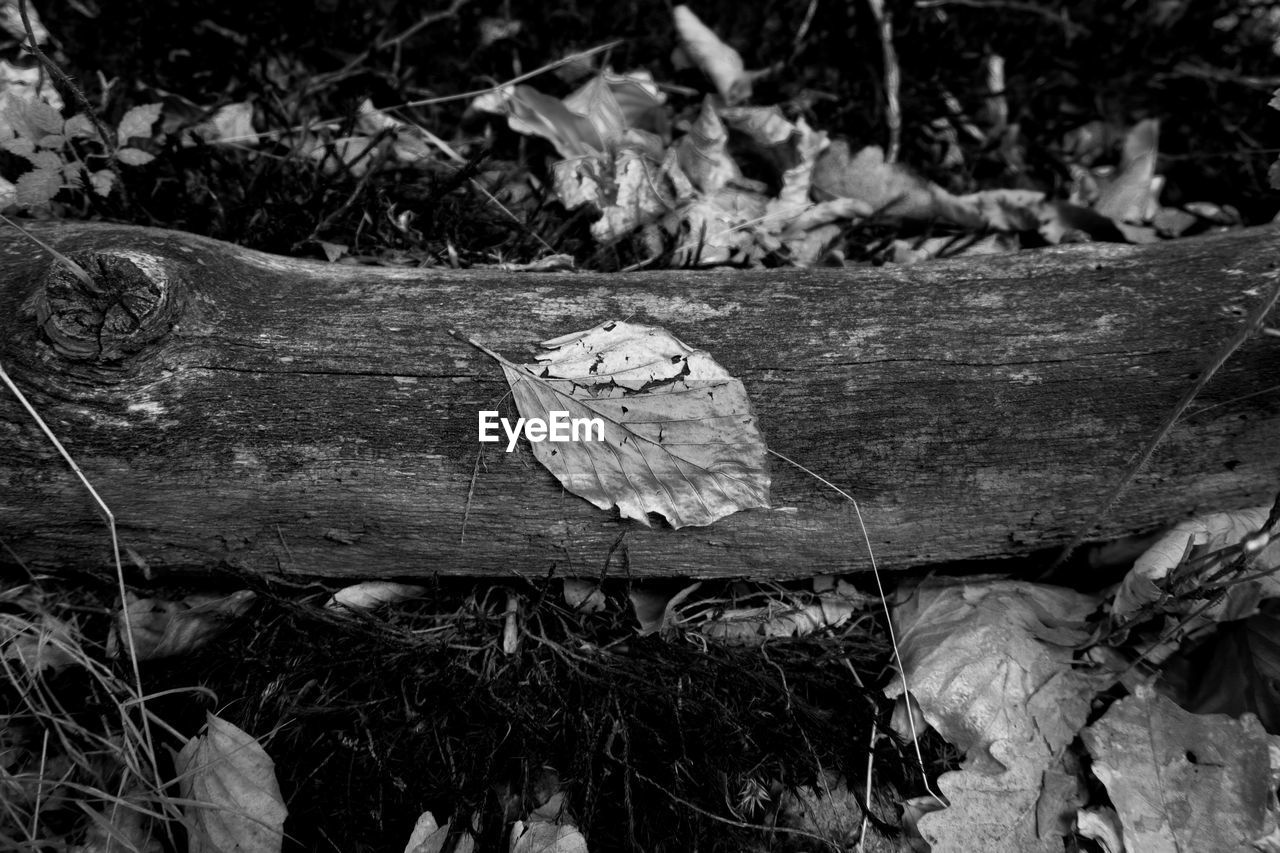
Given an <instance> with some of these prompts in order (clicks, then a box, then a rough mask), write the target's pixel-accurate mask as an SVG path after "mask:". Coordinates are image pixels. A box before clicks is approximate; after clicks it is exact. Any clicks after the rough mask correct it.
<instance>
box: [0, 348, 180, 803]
mask: <svg viewBox="0 0 1280 853" xmlns="http://www.w3.org/2000/svg"><path fill="white" fill-rule="evenodd" d="M0 382H3V383H4V385H5V387H7V388H8V389H9V391H10V392H11V393H12V394H13V396H14V397H16V398H17V399H18V402H19V403H21V404H22V407H23V408H24V409H26V411H27V414H28V415H30V416H31V419H32V420H33V421H35V422H36V425H37V426H38V427H40V431H41V432H43V433H44V435H45V437H46V438H47V439H49V442H50V443H51V444H52V445H53V446H54V448H55V449H57V451H58V453H59V454H60V455H61V456H62V458H63V459H64V460H65V461H66V463H67V464H68V465H69V466H71V470H72V471H73V472H74V473H75V475H76V477H77V478H79V480H80V483H81V485H83V486H84V487H85V490H86V491H88V492H89V494H90V496H92V497H93V500H94V503H96V504H97V505H98V509H99V510H101V511H102V514H103V516H104V517H105V518H106V521H107V527H109V528H110V530H111V552H112V555H113V556H114V558H115V568H116V582H117V585H118V587H119V593H120V613H121V617H122V621H123V622H124V634H125V646H126V647H127V648H128V650H129V663H130V664H131V665H132V667H133V680H134V686H135V687H136V688H137V691H138V709H139V712H140V714H141V716H142V735H143V741H144V743H145V745H146V747H147V759H148V760H149V763H150V764H151V769H152V771H153V772H154V775H155V781H156V785H157V790H162V789H163V788H164V780H162V779H161V778H160V766H159V764H158V763H157V761H156V758H157V754H156V748H155V741H154V739H153V738H152V736H151V721H150V714H148V712H147V708H146V701H145V698H144V697H145V696H146V693H145V692H144V691H143V689H142V671H141V669H140V668H139V667H138V649H137V646H136V645H135V643H134V637H133V624H132V621H131V619H130V617H129V598H128V590H127V589H126V588H125V583H124V566H123V565H122V563H121V562H120V540H119V537H118V536H117V534H116V517H115V513H113V512H112V511H111V508H110V507H109V506H107V502H106V501H104V500H103V499H102V497H101V496H100V495H99V494H98V491H97V489H95V488H94V487H93V484H92V483H90V482H89V478H88V477H86V476H85V474H84V472H83V471H81V470H80V466H79V465H78V464H76V460H75V459H74V458H72V456H71V454H70V453H68V452H67V449H66V448H65V447H63V446H62V442H61V441H59V440H58V437H57V436H56V435H54V433H53V430H51V429H50V428H49V425H48V424H46V423H45V421H44V418H42V417H40V413H39V412H37V411H36V410H35V407H34V406H32V405H31V403H30V402H29V401H28V400H27V398H26V395H24V394H23V393H22V391H21V390H19V388H18V386H17V385H15V384H14V382H13V380H12V379H10V378H9V374H8V373H6V372H5V369H4V366H3V365H0Z"/></svg>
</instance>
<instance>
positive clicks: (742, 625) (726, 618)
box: [698, 584, 872, 644]
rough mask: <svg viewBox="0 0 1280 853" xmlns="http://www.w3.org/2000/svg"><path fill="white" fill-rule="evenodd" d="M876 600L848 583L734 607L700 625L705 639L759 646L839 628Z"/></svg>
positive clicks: (700, 630)
mask: <svg viewBox="0 0 1280 853" xmlns="http://www.w3.org/2000/svg"><path fill="white" fill-rule="evenodd" d="M871 604H872V601H871V600H870V599H869V598H868V597H867V596H864V595H862V594H861V593H858V592H856V591H855V590H853V589H852V588H851V587H849V586H848V585H847V584H842V586H841V587H840V588H837V589H833V590H828V591H825V592H820V593H817V594H815V595H801V594H797V595H787V596H784V597H781V598H777V599H771V600H770V601H769V603H767V604H765V605H763V606H760V607H737V608H730V609H727V610H724V611H722V612H719V613H717V614H715V615H714V616H713V617H712V618H710V619H708V620H707V621H705V622H703V623H702V624H701V625H699V626H698V631H699V632H700V633H701V634H703V635H704V636H707V637H710V638H712V639H715V640H719V641H720V642H724V643H740V644H759V643H763V642H764V641H765V640H767V639H770V638H776V637H805V636H808V635H810V634H812V633H814V632H815V631H819V630H821V629H823V628H839V627H840V626H841V625H844V624H845V623H846V622H848V621H849V620H850V619H851V618H852V617H853V615H854V614H855V613H860V612H865V611H866V610H867V609H868V608H869V606H870V605H871Z"/></svg>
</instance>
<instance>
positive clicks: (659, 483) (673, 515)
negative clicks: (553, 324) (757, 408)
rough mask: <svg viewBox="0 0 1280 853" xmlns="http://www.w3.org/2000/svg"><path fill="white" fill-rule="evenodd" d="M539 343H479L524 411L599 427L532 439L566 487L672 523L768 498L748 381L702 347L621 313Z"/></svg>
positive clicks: (605, 504) (702, 519)
mask: <svg viewBox="0 0 1280 853" xmlns="http://www.w3.org/2000/svg"><path fill="white" fill-rule="evenodd" d="M473 345H475V346H477V347H479V345H478V344H474V343H473ZM542 347H543V348H544V349H547V350H550V353H549V354H548V355H545V356H543V357H542V358H541V359H540V360H539V361H538V363H536V364H529V365H518V364H515V363H513V362H511V361H508V360H507V359H505V358H503V357H502V356H500V355H498V354H497V353H494V352H492V351H490V350H487V349H484V348H483V347H480V349H482V350H483V351H484V352H485V353H487V354H488V355H490V356H492V357H493V358H494V359H496V360H497V361H498V363H499V364H501V365H502V371H503V373H504V374H506V377H507V383H508V384H509V385H510V386H511V392H512V396H513V397H514V399H515V403H516V407H517V408H518V409H519V411H520V415H521V416H522V417H523V418H525V419H533V418H540V419H542V420H543V421H544V422H547V423H551V422H552V418H553V415H552V413H553V412H561V413H567V417H568V419H569V420H570V421H576V422H581V421H583V420H587V421H591V420H596V419H598V422H599V424H600V425H601V426H602V427H603V430H602V431H603V440H602V441H601V440H572V441H533V442H531V444H532V447H533V453H534V456H535V457H536V458H537V460H538V461H539V462H541V463H542V464H543V465H544V466H546V468H547V470H549V471H550V472H551V473H552V474H554V475H555V477H556V479H558V480H559V481H560V482H561V483H562V484H563V485H564V487H565V488H566V489H568V490H569V491H571V492H573V493H574V494H575V495H578V496H580V497H582V498H585V499H586V500H588V501H590V502H591V503H593V504H595V505H596V506H598V507H599V508H601V509H605V510H607V509H612V508H613V507H614V506H617V507H618V510H619V511H620V512H621V514H622V517H623V518H630V519H634V520H636V521H639V522H640V523H641V524H644V525H645V526H649V524H650V521H649V513H657V514H659V515H661V516H663V517H664V518H666V520H667V521H668V522H669V523H670V524H671V526H672V527H674V528H680V527H686V526H703V525H707V524H711V523H712V522H714V521H717V520H718V519H721V518H724V517H725V516H726V515H730V514H732V513H735V512H737V511H738V510H742V509H751V508H755V507H767V506H768V505H769V471H768V466H767V464H766V461H765V453H766V452H767V451H766V448H765V443H764V438H763V436H761V434H760V430H759V428H758V427H757V425H756V417H755V413H754V412H753V411H752V409H751V401H750V400H749V399H747V392H746V388H745V387H743V384H742V382H741V381H739V380H738V379H735V378H734V377H732V376H730V375H729V374H728V372H727V371H726V370H725V369H724V368H723V367H721V366H720V365H719V364H717V363H716V362H715V360H714V359H712V357H711V356H710V354H708V353H707V352H705V351H704V350H698V349H694V348H693V347H690V346H688V345H687V344H685V343H683V342H682V341H680V340H679V339H677V338H676V337H675V336H673V335H672V334H671V333H669V332H667V331H666V330H665V329H661V328H658V327H655V326H644V325H639V324H636V323H625V322H618V321H609V322H606V323H602V324H600V325H599V326H596V327H595V328H594V329H588V330H586V331H583V332H574V333H572V334H568V335H564V336H563V337H559V338H555V339H553V340H549V341H544V342H543V344H542ZM593 430H594V428H593ZM589 434H590V435H591V436H594V435H597V434H598V432H597V431H589Z"/></svg>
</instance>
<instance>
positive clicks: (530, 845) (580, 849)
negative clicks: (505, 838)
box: [510, 820, 587, 853]
mask: <svg viewBox="0 0 1280 853" xmlns="http://www.w3.org/2000/svg"><path fill="white" fill-rule="evenodd" d="M510 849H511V853H587V839H586V838H584V837H583V836H582V833H581V832H579V831H578V830H577V829H576V828H575V827H572V826H568V825H565V824H557V823H547V822H545V821H541V820H535V821H530V822H529V823H527V824H526V823H525V822H524V821H522V820H518V821H516V822H515V823H514V824H512V826H511V848H510Z"/></svg>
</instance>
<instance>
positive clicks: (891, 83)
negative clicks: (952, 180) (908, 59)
mask: <svg viewBox="0 0 1280 853" xmlns="http://www.w3.org/2000/svg"><path fill="white" fill-rule="evenodd" d="M867 5H868V6H870V7H871V14H872V15H874V16H875V19H876V25H877V26H878V28H879V34H880V50H881V53H882V54H883V56H884V98H885V125H886V126H887V127H888V129H889V144H888V145H887V146H885V151H884V161H885V162H886V163H894V162H897V159H898V147H899V145H901V143H902V101H901V98H900V97H899V92H900V90H901V89H902V72H901V71H900V70H899V69H898V53H897V51H896V50H894V49H893V14H892V13H890V12H889V11H888V10H887V9H885V7H884V0H867Z"/></svg>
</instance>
